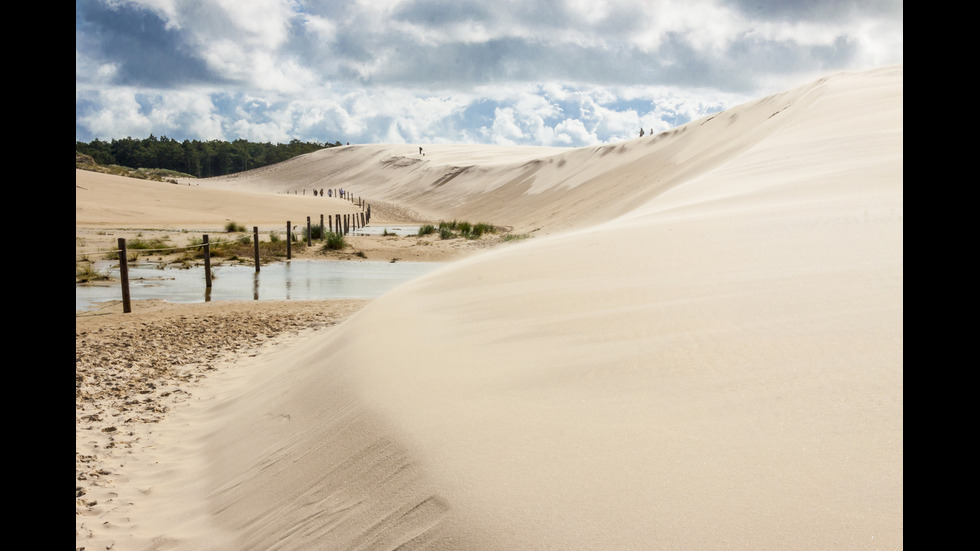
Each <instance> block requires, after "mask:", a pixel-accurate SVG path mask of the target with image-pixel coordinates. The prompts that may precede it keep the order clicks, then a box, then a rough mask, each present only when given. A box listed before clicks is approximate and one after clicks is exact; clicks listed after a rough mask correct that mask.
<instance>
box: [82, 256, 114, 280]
mask: <svg viewBox="0 0 980 551" xmlns="http://www.w3.org/2000/svg"><path fill="white" fill-rule="evenodd" d="M107 279H109V274H108V273H106V272H100V271H98V270H96V269H95V267H94V266H92V263H91V262H88V261H81V262H75V283H87V282H89V281H103V280H107Z"/></svg>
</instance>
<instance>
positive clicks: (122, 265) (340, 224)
mask: <svg viewBox="0 0 980 551" xmlns="http://www.w3.org/2000/svg"><path fill="white" fill-rule="evenodd" d="M357 202H358V205H359V206H361V207H362V209H364V210H362V211H361V212H356V213H352V214H335V215H332V216H327V220H326V221H327V224H328V226H329V231H330V233H340V234H342V235H348V234H349V233H350V232H351V230H355V229H357V228H363V227H364V226H366V225H367V224H368V223H369V222H370V221H371V205H364V203H362V202H361V200H360V199H358V200H357ZM328 226H324V217H323V215H322V214H321V215H320V227H321V228H323V229H327V228H328ZM334 228H336V230H335V229H334ZM312 230H313V225H312V221H311V219H310V217H309V216H307V217H306V246H307V247H309V246H312V245H313V231H312ZM292 231H293V223H292V221H289V220H287V221H286V260H290V259H292V258H293V246H292V245H293V234H292ZM252 236H253V237H252V241H253V243H254V244H255V273H258V272H259V270H260V268H261V263H260V262H259V227H258V226H253V227H252ZM201 247H203V249H204V284H205V287H207V291H210V290H211V246H210V245H209V242H208V235H207V234H204V237H203V239H202V240H201ZM127 260H128V259H127V257H126V239H125V238H123V237H120V238H119V283H120V285H121V286H122V302H123V313H126V314H128V313H130V312H132V304H131V302H130V296H129V266H128V262H127Z"/></svg>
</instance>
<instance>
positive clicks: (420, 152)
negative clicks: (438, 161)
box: [419, 147, 422, 155]
mask: <svg viewBox="0 0 980 551" xmlns="http://www.w3.org/2000/svg"><path fill="white" fill-rule="evenodd" d="M421 154H422V148H421V147H420V148H419V155H421Z"/></svg>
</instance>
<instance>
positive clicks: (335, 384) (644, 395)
mask: <svg viewBox="0 0 980 551" xmlns="http://www.w3.org/2000/svg"><path fill="white" fill-rule="evenodd" d="M902 105H903V69H902V67H890V68H883V69H880V70H877V71H871V72H867V73H860V74H842V75H833V76H831V77H829V78H826V79H823V80H821V81H819V82H817V83H814V84H812V85H808V86H803V87H800V88H798V89H794V90H790V91H787V92H785V93H782V94H778V95H776V96H772V97H769V98H764V99H760V100H758V101H755V102H751V103H748V104H745V105H742V106H739V107H736V108H734V109H731V110H729V111H726V112H724V113H720V114H717V115H716V116H713V117H708V118H706V119H704V120H699V121H694V122H692V123H690V124H688V125H685V126H683V127H680V128H678V129H674V130H672V131H670V132H668V133H665V134H666V135H657V136H647V137H644V138H639V139H636V140H631V141H629V142H625V143H622V144H615V145H610V146H605V147H592V148H580V149H573V150H564V151H562V150H552V149H548V150H541V151H534V152H533V155H524V156H519V155H520V148H518V150H517V151H515V149H514V148H492V147H485V148H475V150H473V149H474V148H454V147H453V146H439V145H426V144H421V145H422V146H423V148H424V152H425V156H424V157H420V156H419V155H418V150H417V146H416V147H415V148H414V149H413V148H411V147H406V146H356V147H355V146H351V147H340V148H332V149H328V150H324V151H321V152H318V153H315V154H312V155H309V156H306V157H304V158H302V159H298V160H296V161H295V163H294V162H287V163H283V164H282V165H280V166H277V167H274V168H270V169H267V170H262V171H256V172H255V173H254V174H246V175H242V176H239V177H237V178H235V179H225V180H224V181H222V182H211V181H204V182H201V188H206V187H208V186H211V187H212V189H214V190H216V191H219V190H226V189H228V186H229V185H231V184H232V183H235V184H236V185H239V186H247V187H249V188H250V189H255V190H259V189H263V188H264V189H268V190H270V191H276V192H282V191H285V190H286V189H287V188H288V187H289V186H297V189H300V188H301V187H302V186H304V185H309V186H313V187H327V186H326V185H323V186H321V185H320V184H318V183H317V182H323V181H330V182H344V184H338V186H339V185H343V186H344V187H347V188H348V189H350V190H352V191H353V192H354V193H355V194H358V195H362V196H365V197H370V198H372V199H377V200H379V201H386V202H391V203H395V204H401V205H406V206H408V207H410V208H412V209H416V210H418V211H419V212H424V213H431V214H434V215H439V216H443V217H445V218H454V217H455V218H457V219H460V220H470V221H473V222H476V221H489V222H494V223H501V224H507V225H511V226H513V227H514V228H515V231H524V232H531V233H532V235H535V236H536V237H534V238H532V239H527V240H523V241H520V242H517V243H512V244H505V245H501V246H498V247H496V248H494V249H492V250H490V251H489V252H486V253H481V254H478V255H474V256H470V257H468V258H465V259H463V260H459V261H457V262H454V263H452V264H451V265H449V266H448V267H446V268H444V269H441V270H439V271H437V272H435V273H433V274H431V275H429V276H426V277H424V278H422V279H420V280H417V281H414V282H411V283H409V284H406V285H404V286H402V287H400V288H398V289H397V290H395V291H393V292H392V293H390V294H388V295H386V296H384V297H382V298H380V299H377V300H375V301H373V302H372V303H370V304H368V305H367V306H366V307H364V308H363V309H362V310H360V311H359V312H357V313H356V314H354V315H353V316H352V317H351V318H349V319H348V320H347V321H345V322H344V323H342V324H341V325H339V326H337V327H336V328H333V329H330V330H329V331H323V332H321V333H317V334H316V335H314V336H312V337H310V338H308V339H306V340H305V341H303V342H298V343H296V344H294V345H291V346H289V347H288V348H282V349H279V350H276V351H274V352H270V353H269V354H266V355H262V356H257V357H255V358H253V359H251V360H249V361H243V362H239V363H238V365H236V366H235V369H233V370H224V371H220V372H218V373H217V374H215V375H214V376H212V377H210V378H209V382H208V387H207V392H201V393H197V394H195V399H194V400H193V401H192V403H190V404H187V405H186V406H185V407H182V408H180V409H179V410H177V411H174V412H173V415H172V416H171V417H170V418H168V419H167V420H166V421H165V422H163V423H161V424H160V426H159V427H158V429H157V431H156V432H155V434H154V437H153V441H152V445H150V446H149V448H148V449H147V450H146V451H145V452H143V453H142V455H141V456H140V457H139V458H135V461H137V462H138V463H137V465H138V467H134V468H133V469H130V470H131V471H132V475H131V478H130V479H129V480H128V481H126V482H127V483H126V484H125V485H124V487H123V488H122V489H121V490H120V497H119V500H120V501H125V500H131V503H132V506H131V507H130V508H129V513H130V515H129V516H128V517H127V518H126V519H125V526H124V527H121V528H120V530H119V531H118V532H119V533H117V534H114V537H115V538H116V539H115V540H114V541H116V542H118V545H117V547H115V548H125V549H141V548H150V549H338V550H349V549H394V548H398V547H399V546H404V547H405V548H433V549H481V550H490V549H501V550H503V549H506V550H511V549H616V550H619V549H736V548H737V549H753V550H759V549H772V550H784V549H885V550H894V549H901V548H902V547H903V545H904V536H903V531H904V527H903V473H904V464H903V285H904V283H903V106H902ZM402 150H405V151H404V152H403V151H402ZM471 150H473V151H471ZM440 155H444V156H445V158H444V159H441V160H440ZM508 158H511V159H512V161H513V162H505V161H507V160H508ZM466 167H471V168H466ZM464 168H465V170H462V169H464ZM454 174H455V175H454ZM450 177H451V178H450ZM233 180H234V181H233ZM76 206H77V205H76ZM174 216H176V215H174Z"/></svg>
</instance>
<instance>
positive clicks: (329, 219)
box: [327, 216, 333, 233]
mask: <svg viewBox="0 0 980 551" xmlns="http://www.w3.org/2000/svg"><path fill="white" fill-rule="evenodd" d="M327 224H328V225H329V226H330V233H333V216H328V217H327Z"/></svg>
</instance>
